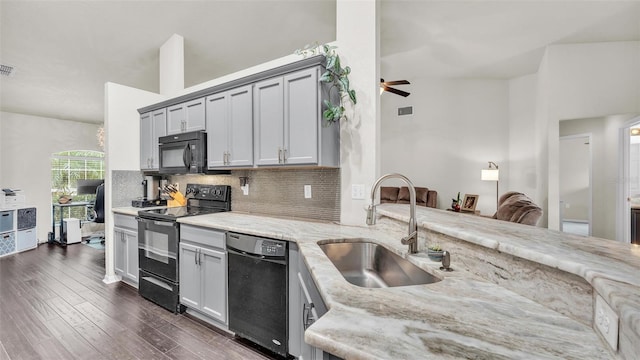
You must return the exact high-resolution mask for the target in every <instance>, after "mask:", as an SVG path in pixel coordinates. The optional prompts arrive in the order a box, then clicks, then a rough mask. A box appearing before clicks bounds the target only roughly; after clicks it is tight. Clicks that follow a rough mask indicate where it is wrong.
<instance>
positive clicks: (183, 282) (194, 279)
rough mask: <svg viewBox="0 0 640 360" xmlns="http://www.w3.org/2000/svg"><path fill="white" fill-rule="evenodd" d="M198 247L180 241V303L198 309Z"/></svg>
mask: <svg viewBox="0 0 640 360" xmlns="http://www.w3.org/2000/svg"><path fill="white" fill-rule="evenodd" d="M199 254H200V247H198V246H193V245H189V244H185V243H180V303H181V304H183V305H186V306H188V307H191V308H194V309H200V306H201V303H200V297H201V290H200V286H201V284H200V281H201V280H200V277H201V274H200V265H199V259H198V257H199Z"/></svg>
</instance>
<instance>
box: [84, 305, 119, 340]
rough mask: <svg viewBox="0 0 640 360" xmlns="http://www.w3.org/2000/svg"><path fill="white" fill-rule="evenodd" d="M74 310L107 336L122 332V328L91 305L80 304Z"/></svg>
mask: <svg viewBox="0 0 640 360" xmlns="http://www.w3.org/2000/svg"><path fill="white" fill-rule="evenodd" d="M74 308H75V309H76V310H78V311H79V312H80V313H81V314H82V315H84V316H85V317H86V318H87V319H89V320H90V321H91V322H92V323H94V324H96V325H98V327H99V328H100V329H102V330H103V331H105V332H106V333H107V334H114V333H118V332H121V331H124V326H122V325H121V324H119V323H118V322H117V321H115V320H114V319H112V318H111V317H109V315H107V314H105V313H104V312H103V311H101V310H100V309H98V308H97V307H95V306H94V305H93V304H90V303H88V302H83V303H82V304H78V305H76V306H74Z"/></svg>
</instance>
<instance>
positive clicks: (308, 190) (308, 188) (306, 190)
mask: <svg viewBox="0 0 640 360" xmlns="http://www.w3.org/2000/svg"><path fill="white" fill-rule="evenodd" d="M304 198H305V199H311V185H305V186H304Z"/></svg>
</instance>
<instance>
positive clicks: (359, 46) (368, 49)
mask: <svg viewBox="0 0 640 360" xmlns="http://www.w3.org/2000/svg"><path fill="white" fill-rule="evenodd" d="M336 16H337V19H336V44H337V46H338V49H337V50H338V54H339V55H340V59H341V61H342V63H343V65H348V66H350V67H351V75H350V76H349V80H350V83H351V88H352V89H354V90H355V91H356V95H357V101H358V103H357V104H356V105H355V107H354V108H351V107H348V108H347V114H348V120H347V121H345V122H342V123H341V124H340V128H341V130H340V152H341V159H340V167H341V194H342V195H341V196H342V198H341V201H340V203H341V222H342V223H344V224H352V225H364V224H365V220H366V213H365V211H364V208H365V206H366V204H367V202H368V200H367V199H366V198H368V197H369V193H370V191H371V186H372V185H373V182H374V181H375V179H376V177H377V176H378V175H380V174H379V171H380V170H379V169H380V156H379V155H378V152H379V149H380V134H379V133H380V92H379V79H380V60H379V59H380V56H379V55H380V36H379V33H380V30H379V2H378V1H376V0H360V1H353V0H337V4H336ZM352 184H363V185H365V194H366V196H365V199H364V200H356V199H352V198H351V186H352Z"/></svg>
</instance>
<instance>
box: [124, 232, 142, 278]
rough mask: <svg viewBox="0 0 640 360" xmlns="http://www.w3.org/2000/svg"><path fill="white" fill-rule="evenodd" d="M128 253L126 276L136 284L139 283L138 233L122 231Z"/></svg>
mask: <svg viewBox="0 0 640 360" xmlns="http://www.w3.org/2000/svg"><path fill="white" fill-rule="evenodd" d="M122 235H123V238H124V243H125V249H124V251H125V252H126V263H125V268H124V276H126V277H127V278H128V279H129V280H131V281H133V282H134V283H136V284H137V283H138V270H139V269H138V233H136V232H135V231H131V230H122Z"/></svg>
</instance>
